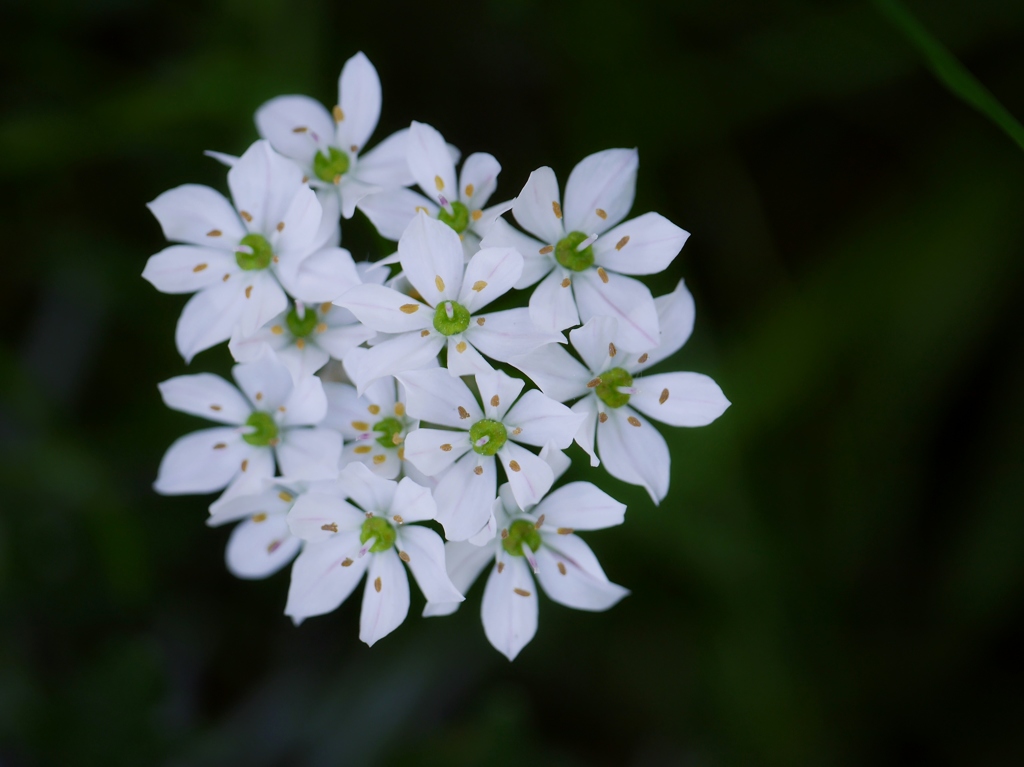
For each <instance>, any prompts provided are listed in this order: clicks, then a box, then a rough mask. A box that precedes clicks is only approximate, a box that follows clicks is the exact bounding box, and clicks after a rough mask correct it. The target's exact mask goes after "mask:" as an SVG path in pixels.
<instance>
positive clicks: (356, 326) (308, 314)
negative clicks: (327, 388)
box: [228, 301, 375, 380]
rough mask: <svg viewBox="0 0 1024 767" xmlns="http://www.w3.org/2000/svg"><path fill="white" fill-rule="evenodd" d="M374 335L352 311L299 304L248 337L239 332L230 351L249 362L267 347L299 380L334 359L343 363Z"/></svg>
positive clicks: (330, 306) (323, 305) (328, 303)
mask: <svg viewBox="0 0 1024 767" xmlns="http://www.w3.org/2000/svg"><path fill="white" fill-rule="evenodd" d="M300 312H301V313H300ZM374 335H375V331H374V330H371V329H370V328H368V327H366V326H365V325H363V324H362V323H361V322H359V320H357V319H356V318H355V316H353V314H352V313H351V312H349V311H347V310H346V309H342V308H341V307H340V306H335V305H334V304H332V303H331V302H330V301H325V302H324V303H322V304H319V305H315V304H314V305H312V306H305V305H304V304H302V303H301V302H298V301H297V302H296V303H295V308H294V309H289V310H288V311H286V312H281V314H279V315H277V316H276V317H274V318H273V319H272V320H270V322H268V323H267V325H265V326H264V327H262V328H260V329H259V330H257V331H256V332H255V333H254V334H253V335H251V336H249V337H248V338H242V337H241V335H240V334H239V333H237V332H236V333H235V335H234V336H232V338H231V341H230V343H229V344H228V349H229V350H230V351H231V354H232V355H233V356H234V358H235V359H236V360H237V361H239V362H249V361H250V360H253V359H255V358H256V357H257V356H259V354H260V352H261V350H262V349H263V347H264V346H267V347H269V348H271V349H273V350H274V351H275V352H277V356H278V358H279V359H280V360H281V361H282V362H283V363H284V364H285V366H286V367H287V368H288V369H289V370H290V371H291V372H292V376H293V377H294V378H295V379H296V380H298V379H300V378H304V377H306V376H310V375H313V373H315V372H316V371H318V370H319V369H320V368H322V367H323V366H324V365H326V364H327V361H328V360H329V359H330V358H331V357H333V358H334V359H336V360H341V359H342V358H343V357H344V356H345V355H346V354H347V353H348V352H349V351H351V350H352V349H354V348H356V347H357V346H359V344H361V343H363V341H366V340H368V339H369V338H372V337H373V336H374Z"/></svg>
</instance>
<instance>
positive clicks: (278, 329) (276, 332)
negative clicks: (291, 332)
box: [270, 325, 284, 336]
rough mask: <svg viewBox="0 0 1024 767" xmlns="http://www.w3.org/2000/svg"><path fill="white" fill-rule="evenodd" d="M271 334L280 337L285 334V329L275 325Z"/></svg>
mask: <svg viewBox="0 0 1024 767" xmlns="http://www.w3.org/2000/svg"><path fill="white" fill-rule="evenodd" d="M270 332H271V333H273V334H274V335H275V336H279V335H281V334H282V333H283V332H284V328H282V327H281V326H280V325H274V327H272V328H271V329H270Z"/></svg>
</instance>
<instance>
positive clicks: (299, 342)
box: [295, 338, 306, 349]
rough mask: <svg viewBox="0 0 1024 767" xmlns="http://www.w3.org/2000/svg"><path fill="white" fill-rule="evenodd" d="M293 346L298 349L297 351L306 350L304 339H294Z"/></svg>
mask: <svg viewBox="0 0 1024 767" xmlns="http://www.w3.org/2000/svg"><path fill="white" fill-rule="evenodd" d="M295 346H296V347H297V348H299V349H305V348H306V339H305V338H296V339H295Z"/></svg>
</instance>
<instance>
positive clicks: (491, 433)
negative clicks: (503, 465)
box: [469, 418, 508, 455]
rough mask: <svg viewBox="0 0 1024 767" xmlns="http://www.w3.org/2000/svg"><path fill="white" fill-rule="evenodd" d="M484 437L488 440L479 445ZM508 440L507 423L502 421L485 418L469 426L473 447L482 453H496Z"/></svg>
mask: <svg viewBox="0 0 1024 767" xmlns="http://www.w3.org/2000/svg"><path fill="white" fill-rule="evenodd" d="M484 437H486V438H487V441H486V442H484V443H483V444H482V445H477V442H479V441H480V440H481V439H483V438H484ZM507 440H508V434H507V433H506V432H505V425H504V424H503V423H501V422H500V421H492V420H491V419H490V418H485V419H483V420H482V421H477V422H476V423H475V424H473V425H472V426H471V427H470V428H469V441H470V443H471V444H472V445H473V449H474V450H475V451H476V452H477V453H479V454H480V455H494V454H495V453H497V452H498V451H499V450H500V449H501V447H502V445H504V444H505V442H506V441H507Z"/></svg>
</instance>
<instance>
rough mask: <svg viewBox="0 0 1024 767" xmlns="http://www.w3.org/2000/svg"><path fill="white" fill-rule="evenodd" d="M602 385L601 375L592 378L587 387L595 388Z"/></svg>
mask: <svg viewBox="0 0 1024 767" xmlns="http://www.w3.org/2000/svg"><path fill="white" fill-rule="evenodd" d="M600 385H601V378H600V376H599V377H597V378H594V379H593V380H591V381H590V382H589V383H588V384H587V388H588V389H593V388H594V387H595V386H600Z"/></svg>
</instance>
